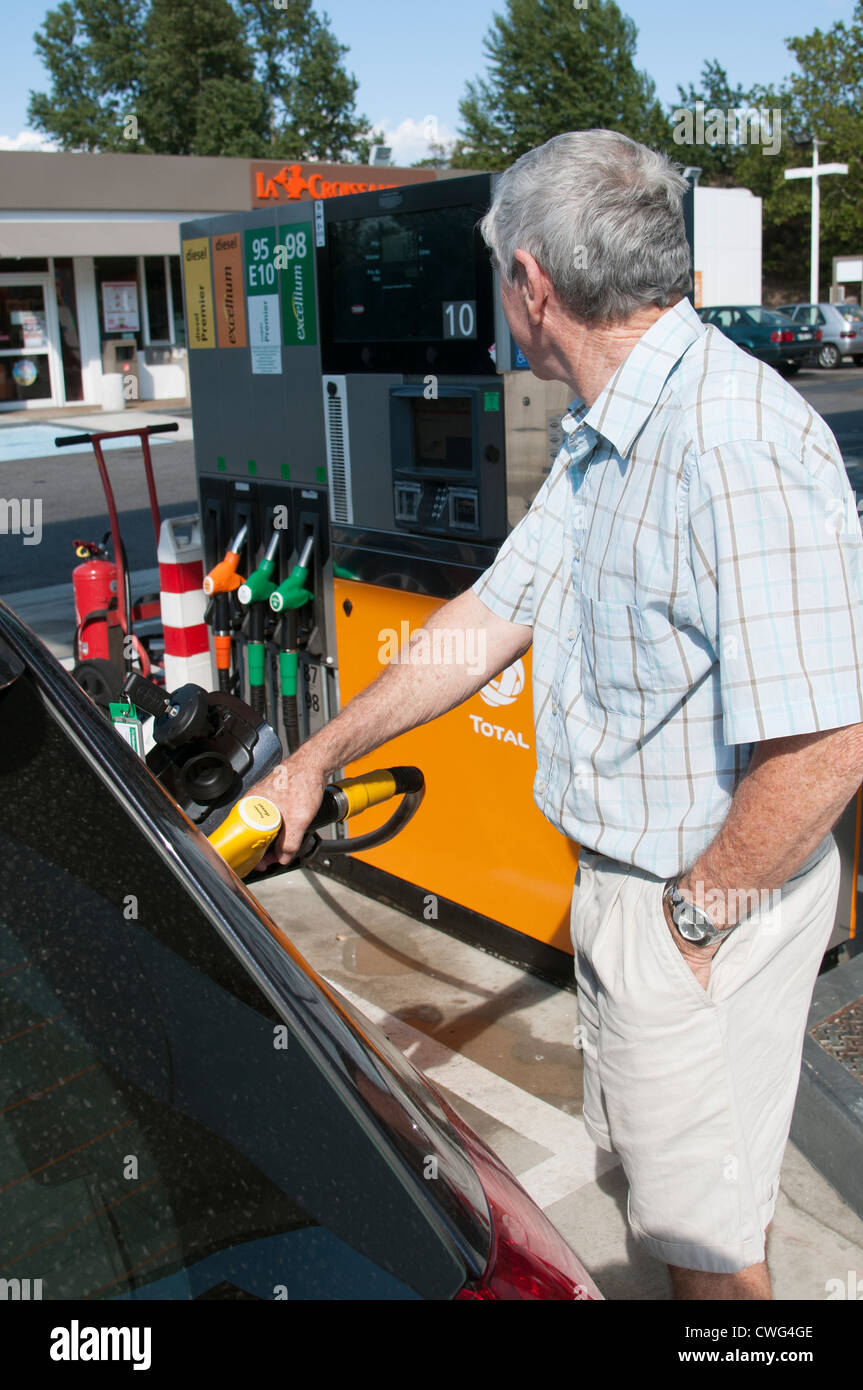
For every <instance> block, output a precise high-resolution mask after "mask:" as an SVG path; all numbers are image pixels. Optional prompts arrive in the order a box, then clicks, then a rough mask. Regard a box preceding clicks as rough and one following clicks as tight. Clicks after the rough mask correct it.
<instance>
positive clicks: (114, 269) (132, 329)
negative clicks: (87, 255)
mask: <svg viewBox="0 0 863 1390" xmlns="http://www.w3.org/2000/svg"><path fill="white" fill-rule="evenodd" d="M94 268H95V272H96V293H97V295H98V302H99V330H100V335H101V338H102V341H103V342H104V341H105V340H106V339H110V338H134V340H135V343H136V345H137V347H138V349H139V350H140V349H141V347H142V346H143V336H142V333H141V306H140V288H139V283H138V257H137V256H97V257H96V258H95V261H94Z"/></svg>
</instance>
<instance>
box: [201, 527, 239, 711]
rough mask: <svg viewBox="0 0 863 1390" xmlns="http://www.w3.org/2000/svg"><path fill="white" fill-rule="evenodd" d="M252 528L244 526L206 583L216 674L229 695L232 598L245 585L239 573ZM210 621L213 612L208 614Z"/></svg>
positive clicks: (230, 682)
mask: <svg viewBox="0 0 863 1390" xmlns="http://www.w3.org/2000/svg"><path fill="white" fill-rule="evenodd" d="M247 531H248V526H247V525H246V524H243V525H242V526H241V527H240V529H239V531H238V532H237V534H236V536H235V537H234V539H233V540H232V541H231V544H230V545H229V546H228V549H227V550H226V551H225V555H224V559H222V560H220V561H219V563H218V564H217V565H214V566H213V568H212V569H211V570H210V573H209V574H208V575H207V577H206V579H205V580H204V593H205V594H206V595H207V597H208V598H210V599H211V600H212V603H211V610H212V624H213V646H214V647H215V649H216V670H217V671H218V673H219V689H220V690H221V691H224V692H226V693H227V692H229V691H230V689H231V685H232V679H231V615H230V604H229V596H230V595H231V594H232V593H235V592H236V590H237V589H239V588H240V585H241V584H242V583H243V578H242V575H240V574H238V573H237V567H238V565H239V563H240V551H241V550H242V548H243V544H244V542H245V539H246V533H247ZM207 616H208V620H209V617H210V612H209V610H208V615H207Z"/></svg>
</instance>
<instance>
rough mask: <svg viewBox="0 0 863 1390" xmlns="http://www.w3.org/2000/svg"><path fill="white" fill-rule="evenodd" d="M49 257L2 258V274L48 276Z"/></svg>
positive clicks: (0, 268) (0, 266)
mask: <svg viewBox="0 0 863 1390" xmlns="http://www.w3.org/2000/svg"><path fill="white" fill-rule="evenodd" d="M48 268H49V267H48V257H47V256H0V274H2V275H6V274H8V273H9V272H10V271H11V272H12V274H13V275H19V274H27V275H47V274H48Z"/></svg>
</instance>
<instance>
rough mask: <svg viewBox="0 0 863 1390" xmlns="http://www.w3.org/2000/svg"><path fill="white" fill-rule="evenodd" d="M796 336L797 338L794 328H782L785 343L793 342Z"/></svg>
mask: <svg viewBox="0 0 863 1390" xmlns="http://www.w3.org/2000/svg"><path fill="white" fill-rule="evenodd" d="M796 338H797V334H796V333H795V332H794V330H793V328H783V330H782V341H783V343H793V342H794V341H795V340H796Z"/></svg>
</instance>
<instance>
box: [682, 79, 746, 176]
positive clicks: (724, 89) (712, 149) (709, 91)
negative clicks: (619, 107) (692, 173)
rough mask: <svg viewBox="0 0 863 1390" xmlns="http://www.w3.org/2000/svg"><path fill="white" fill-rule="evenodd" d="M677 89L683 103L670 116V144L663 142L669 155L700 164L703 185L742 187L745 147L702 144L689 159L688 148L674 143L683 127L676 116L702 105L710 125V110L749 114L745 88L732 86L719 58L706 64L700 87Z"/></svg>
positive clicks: (723, 142)
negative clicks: (679, 129)
mask: <svg viewBox="0 0 863 1390" xmlns="http://www.w3.org/2000/svg"><path fill="white" fill-rule="evenodd" d="M677 90H678V92H679V93H680V102H679V105H678V106H677V107H675V108H673V109H672V111H671V114H670V117H669V119H670V121H671V124H672V127H673V129H672V137H671V140H670V141H669V140H667V139H666V140H665V141H664V142H663V143H664V144H665V145H666V147H667V149H668V152H669V153H671V152H672V151H673V150H676V151H677V155H676V157H677V158H678V159H682V158H685V159H686V160H687V162H691V163H692V164H693V165H697V166H698V167H699V168H700V169H701V176H700V179H701V182H702V183H704V184H710V185H712V186H714V187H726V188H730V187H735V186H739V179H740V167H739V166H740V164H741V159H742V157H743V156H744V155H745V152H746V146H745V145H744V144H739V143H735V142H734V141H726V140H725V139H722V140H721V141H714V142H712V143H706V144H703V145H700V146H699V147H698V149H697V150H695V151H693V152H692V154H691V157H690V154H689V153H687V152H686V150H685V147H684V146H683V145H682V144H678V143H677V142H676V141H675V138H674V133H675V132H674V128H679V127H680V120H679V115H678V114H677V113H679V112H680V111H688V112H692V111H694V110H695V108H696V106H697V104H698V103H699V102H700V103H701V105H702V108H703V110H704V114H705V117H706V118H707V122H708V123H709V113H710V112H711V111H721V112H723V113H725V115H726V116H727V113H728V112H744V111H747V110H749V109H750V107H751V102H750V99H749V94H748V92H744V90H743V88H742V87H732V86H731V83H730V82H729V80H728V74H727V73H726V71H725V69H724V68H723V67H722V66H721V65H720V64H719V63H718V62H717V61H716V59H714V60H713V61H712V62H710V61H708V62H706V63H705V64H704V67H703V68H702V69H701V80H700V82H699V83H698V84H697V85H695V84H693V83H690V84H689V86H688V87H686V88H684V87H681V86H680V85H679V84H678V88H677Z"/></svg>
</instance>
